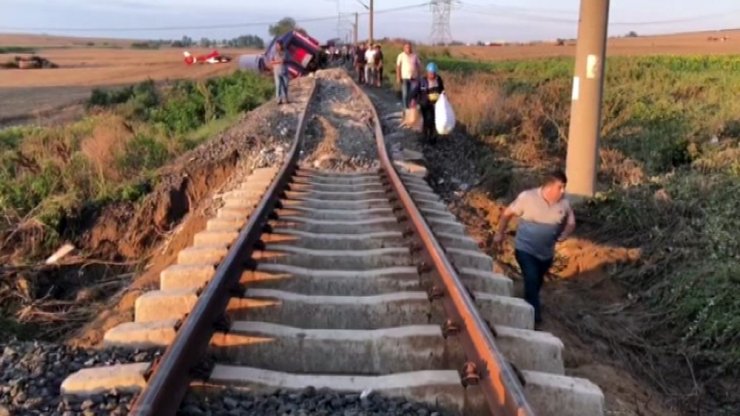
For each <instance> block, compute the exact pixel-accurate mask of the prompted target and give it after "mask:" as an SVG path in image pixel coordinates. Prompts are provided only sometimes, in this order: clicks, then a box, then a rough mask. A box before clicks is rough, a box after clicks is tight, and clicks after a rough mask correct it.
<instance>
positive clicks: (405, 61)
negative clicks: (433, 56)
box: [396, 43, 421, 111]
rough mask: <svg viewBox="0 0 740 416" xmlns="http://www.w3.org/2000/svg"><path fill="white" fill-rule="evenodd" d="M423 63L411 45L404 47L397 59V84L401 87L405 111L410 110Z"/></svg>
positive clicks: (402, 103)
mask: <svg viewBox="0 0 740 416" xmlns="http://www.w3.org/2000/svg"><path fill="white" fill-rule="evenodd" d="M420 67H421V62H420V61H419V57H418V56H416V54H415V53H414V51H413V48H412V47H411V44H410V43H405V44H404V45H403V52H401V53H399V54H398V57H397V58H396V84H399V85H400V87H401V105H402V106H403V110H404V111H406V109H407V108H409V102H410V101H411V92H412V89H413V87H414V83H415V82H416V80H417V79H418V78H419V71H420V69H419V68H420Z"/></svg>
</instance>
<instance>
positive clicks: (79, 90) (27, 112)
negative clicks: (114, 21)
mask: <svg viewBox="0 0 740 416" xmlns="http://www.w3.org/2000/svg"><path fill="white" fill-rule="evenodd" d="M74 39H75V38H56V37H43V36H30V35H3V36H0V45H3V46H6V45H7V46H24V47H25V46H28V47H38V49H37V50H36V54H37V55H39V56H42V57H44V58H46V59H49V60H50V61H52V62H54V63H56V64H57V65H59V68H56V69H42V70H19V69H6V70H0V126H1V125H3V124H10V123H13V124H17V123H23V122H34V121H40V122H44V121H46V119H47V118H49V117H54V116H56V115H57V114H58V113H60V112H62V113H71V114H75V113H76V112H75V111H72V110H70V107H74V106H75V105H79V104H80V103H81V102H82V101H84V99H86V98H87V97H89V95H90V92H91V91H92V89H93V88H96V87H108V86H116V85H126V84H133V83H137V82H140V81H144V80H147V79H152V80H154V81H158V82H165V81H167V80H175V79H203V78H209V77H213V76H218V75H225V74H228V73H230V72H232V71H234V70H235V68H236V63H235V62H231V63H228V64H217V65H210V64H206V65H193V66H187V65H185V63H184V62H183V56H182V52H183V51H184V50H185V49H183V48H170V47H162V48H160V49H155V50H137V49H129V48H128V45H129V44H130V42H128V41H121V40H117V41H111V40H97V39H95V40H90V41H89V42H92V43H94V45H95V46H84V45H86V42H88V41H87V40H84V39H83V40H79V39H78V40H74ZM104 42H105V43H106V44H107V45H108V46H102V45H103V43H104ZM81 45H82V46H81ZM188 50H190V52H192V53H193V54H200V53H207V52H210V50H211V49H203V48H189V49H188ZM256 52H257V51H255V50H249V49H225V50H223V51H222V53H224V54H226V55H230V56H234V57H236V56H238V55H241V54H245V53H256ZM16 55H22V56H28V54H14V53H9V54H0V62H5V61H8V60H12V59H13V58H14V57H15V56H16ZM54 121H59V120H54Z"/></svg>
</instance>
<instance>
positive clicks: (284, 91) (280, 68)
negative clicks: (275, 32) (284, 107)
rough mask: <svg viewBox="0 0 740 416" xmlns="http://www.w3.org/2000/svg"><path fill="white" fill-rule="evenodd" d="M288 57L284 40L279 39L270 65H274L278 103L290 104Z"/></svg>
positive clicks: (273, 71)
mask: <svg viewBox="0 0 740 416" xmlns="http://www.w3.org/2000/svg"><path fill="white" fill-rule="evenodd" d="M288 59H289V58H288V52H287V51H286V50H285V46H284V45H283V42H282V41H277V43H276V44H275V54H274V55H273V57H272V61H270V65H272V73H273V76H274V77H275V96H276V98H277V100H278V105H280V104H288V66H287V62H286V61H287V60H288Z"/></svg>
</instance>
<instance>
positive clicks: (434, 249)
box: [353, 83, 535, 416]
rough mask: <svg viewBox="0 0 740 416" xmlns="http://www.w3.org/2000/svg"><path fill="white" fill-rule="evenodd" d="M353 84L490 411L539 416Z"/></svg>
mask: <svg viewBox="0 0 740 416" xmlns="http://www.w3.org/2000/svg"><path fill="white" fill-rule="evenodd" d="M353 85H354V87H355V88H356V90H357V91H358V92H359V93H360V96H361V97H363V99H364V101H365V102H366V104H367V105H368V106H369V108H370V109H371V112H372V115H373V120H374V121H375V139H376V144H377V147H378V158H379V159H380V163H381V166H382V167H383V170H384V171H385V173H386V175H387V176H388V179H389V181H390V184H391V186H392V187H393V190H394V191H395V192H396V195H397V196H398V198H399V201H400V202H401V204H402V206H403V208H404V210H405V212H406V214H407V216H408V218H409V221H410V222H411V224H412V226H413V228H414V231H416V234H417V235H418V237H419V239H420V240H421V242H422V244H423V246H424V248H425V249H426V251H427V253H428V254H429V256H430V257H431V260H432V264H433V266H434V268H435V269H436V271H437V273H438V275H439V278H440V283H441V285H442V287H441V289H442V290H443V291H444V294H443V295H442V298H441V300H442V303H443V306H444V309H445V312H446V313H447V314H448V315H449V316H450V317H451V318H452V323H453V324H454V325H455V326H457V328H458V330H459V332H458V333H457V336H458V338H459V339H460V341H461V344H462V346H463V350H464V352H465V356H466V357H467V359H468V360H471V361H472V362H473V364H474V365H475V368H473V369H470V368H469V369H467V372H468V373H469V375H471V374H475V376H477V377H478V380H475V382H477V384H478V385H479V386H480V388H481V390H482V391H483V394H484V396H485V398H486V401H487V403H488V406H489V409H490V411H491V413H492V414H493V415H494V416H534V414H535V413H534V411H533V410H532V408H531V407H530V405H529V403H528V402H527V399H526V398H525V396H524V391H523V388H522V385H521V384H520V382H519V379H518V377H517V376H516V374H515V373H514V370H513V369H512V368H511V366H510V365H509V364H508V363H507V360H506V358H505V357H504V355H503V354H502V353H501V351H500V350H499V348H498V347H497V346H496V342H495V340H494V337H493V334H492V333H491V330H490V329H489V327H488V324H487V323H486V321H485V320H484V319H483V318H482V317H481V315H480V313H479V312H478V309H477V308H476V306H475V303H474V302H473V299H472V298H471V297H470V294H469V293H468V291H467V289H466V288H465V286H464V285H463V284H462V281H461V279H460V277H459V276H458V274H457V271H456V270H455V268H454V267H453V265H452V264H451V263H450V261H449V260H448V259H447V256H446V254H445V251H444V249H443V248H442V246H441V245H440V244H439V241H437V238H436V237H435V236H434V233H433V232H432V230H431V228H430V227H429V224H427V222H426V221H425V220H424V216H423V215H422V214H421V212H420V211H419V209H418V208H417V207H416V204H415V203H414V201H413V199H412V198H411V195H410V194H409V193H408V191H407V190H406V187H405V186H404V184H403V182H402V181H401V178H400V176H399V175H398V173H397V172H396V169H395V167H394V166H393V162H392V161H391V160H390V157H389V156H388V151H387V149H386V146H385V138H384V136H383V128H382V126H381V125H380V118H379V117H378V113H377V111H376V109H375V106H374V105H373V103H372V101H371V100H370V98H369V97H368V96H367V94H365V92H364V91H362V89H361V88H360V87H359V86H358V85H357V84H356V83H353ZM475 376H473V377H475ZM471 384H472V383H471Z"/></svg>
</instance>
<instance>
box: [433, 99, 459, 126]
mask: <svg viewBox="0 0 740 416" xmlns="http://www.w3.org/2000/svg"><path fill="white" fill-rule="evenodd" d="M434 114H435V117H434V126H435V127H436V128H437V133H438V134H441V135H443V136H444V135H447V134H450V133H451V132H452V129H454V128H455V112H454V111H452V105H451V104H450V100H448V99H447V94H445V93H444V92H443V93H442V94H441V95H440V96H439V99H438V100H437V103H436V104H434Z"/></svg>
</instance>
